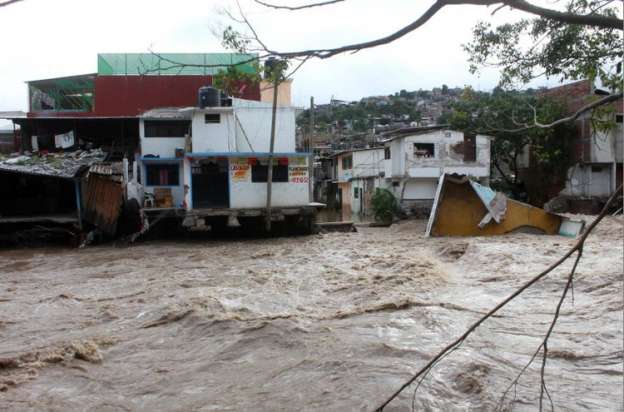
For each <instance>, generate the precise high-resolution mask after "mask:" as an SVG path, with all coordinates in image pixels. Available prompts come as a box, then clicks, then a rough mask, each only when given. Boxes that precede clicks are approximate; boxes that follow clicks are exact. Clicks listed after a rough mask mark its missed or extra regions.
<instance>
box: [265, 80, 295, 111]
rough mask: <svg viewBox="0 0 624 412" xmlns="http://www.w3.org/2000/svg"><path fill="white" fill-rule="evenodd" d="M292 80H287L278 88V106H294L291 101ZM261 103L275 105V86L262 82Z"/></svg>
mask: <svg viewBox="0 0 624 412" xmlns="http://www.w3.org/2000/svg"><path fill="white" fill-rule="evenodd" d="M291 88H292V80H285V81H283V82H281V83H280V84H279V86H278V87H277V105H278V106H290V105H291V104H292V99H291V93H290V91H291ZM260 101H263V102H265V103H271V104H273V84H272V83H270V82H267V81H266V80H262V81H261V82H260Z"/></svg>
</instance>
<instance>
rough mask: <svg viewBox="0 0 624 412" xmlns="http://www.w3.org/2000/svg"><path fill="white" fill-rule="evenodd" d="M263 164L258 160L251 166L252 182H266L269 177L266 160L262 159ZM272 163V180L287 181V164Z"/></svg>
mask: <svg viewBox="0 0 624 412" xmlns="http://www.w3.org/2000/svg"><path fill="white" fill-rule="evenodd" d="M264 163H265V164H261V163H260V161H258V162H256V164H254V165H252V166H251V181H252V182H253V183H266V182H267V181H268V179H269V176H268V175H269V168H268V161H267V160H265V161H264ZM280 163H282V164H277V165H273V177H272V181H273V182H288V164H287V163H286V164H283V162H280Z"/></svg>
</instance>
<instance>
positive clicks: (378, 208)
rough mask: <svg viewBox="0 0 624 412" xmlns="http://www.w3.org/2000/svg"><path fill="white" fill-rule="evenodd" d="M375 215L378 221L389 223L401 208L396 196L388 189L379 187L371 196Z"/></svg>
mask: <svg viewBox="0 0 624 412" xmlns="http://www.w3.org/2000/svg"><path fill="white" fill-rule="evenodd" d="M371 205H372V206H373V215H374V216H375V220H376V221H378V222H384V223H388V222H391V221H392V218H393V217H394V215H395V214H396V212H397V211H398V210H399V205H398V202H397V199H396V197H395V196H394V195H393V194H392V192H390V191H389V190H387V189H382V188H379V187H378V188H377V189H375V193H373V197H372V198H371Z"/></svg>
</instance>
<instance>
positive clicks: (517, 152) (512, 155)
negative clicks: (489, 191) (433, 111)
mask: <svg viewBox="0 0 624 412" xmlns="http://www.w3.org/2000/svg"><path fill="white" fill-rule="evenodd" d="M564 111H565V108H564V107H563V106H562V105H561V104H560V103H558V102H557V101H554V100H552V99H549V98H546V97H543V96H540V94H539V92H535V91H533V90H529V91H515V90H512V91H506V90H503V89H502V88H496V89H494V91H493V92H492V93H484V92H476V91H474V90H472V89H471V88H466V89H465V90H464V92H463V93H462V95H461V97H460V99H459V100H458V101H457V102H456V103H454V104H453V112H452V113H451V115H450V116H449V123H450V125H451V127H452V128H453V129H457V130H462V131H464V132H465V133H469V134H477V133H482V134H488V135H492V136H494V139H493V140H492V146H491V150H492V152H491V156H492V167H493V169H495V170H496V171H497V172H498V173H499V174H500V175H501V176H502V180H501V181H499V182H493V186H495V188H497V189H499V190H503V191H505V192H507V193H509V194H511V195H512V196H513V197H515V198H519V199H522V200H528V201H529V202H531V203H533V204H535V205H538V206H542V204H543V203H544V202H545V201H546V200H547V199H548V198H549V196H552V195H553V194H552V193H549V192H548V190H549V188H551V187H556V186H558V185H559V186H560V185H562V184H563V183H564V182H565V178H566V173H567V169H568V167H569V166H570V165H571V158H572V157H571V150H572V147H571V145H572V136H573V133H574V127H573V125H572V124H569V123H568V124H560V125H557V126H555V127H551V128H540V127H535V128H529V129H527V130H524V131H522V132H520V133H518V132H516V131H515V129H518V127H519V126H520V125H522V124H526V123H533V122H534V120H535V117H537V118H538V120H539V121H540V122H541V123H549V122H552V121H554V120H556V119H558V118H560V117H562V116H563V115H564ZM526 150H528V151H529V158H530V169H528V170H522V169H521V167H520V166H522V165H521V164H520V160H521V158H522V156H523V154H524V153H525V151H526Z"/></svg>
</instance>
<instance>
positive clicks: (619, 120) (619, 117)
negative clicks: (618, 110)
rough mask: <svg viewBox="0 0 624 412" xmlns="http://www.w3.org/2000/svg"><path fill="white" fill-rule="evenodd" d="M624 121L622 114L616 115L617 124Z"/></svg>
mask: <svg viewBox="0 0 624 412" xmlns="http://www.w3.org/2000/svg"><path fill="white" fill-rule="evenodd" d="M623 119H624V116H623V115H621V114H616V115H615V122H616V123H622V120H623Z"/></svg>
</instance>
